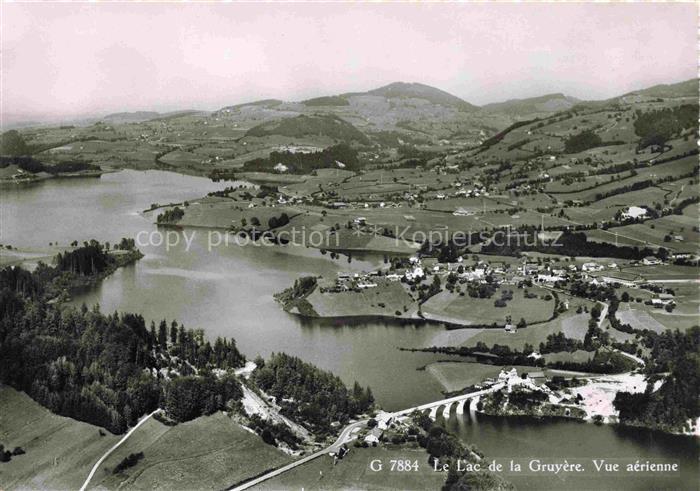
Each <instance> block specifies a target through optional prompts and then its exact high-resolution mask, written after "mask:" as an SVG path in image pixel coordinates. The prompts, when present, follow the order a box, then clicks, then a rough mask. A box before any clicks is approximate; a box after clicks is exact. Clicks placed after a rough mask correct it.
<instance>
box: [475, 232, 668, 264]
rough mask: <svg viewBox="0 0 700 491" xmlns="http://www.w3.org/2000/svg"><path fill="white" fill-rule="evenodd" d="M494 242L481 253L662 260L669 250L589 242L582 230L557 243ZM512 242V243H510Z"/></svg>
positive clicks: (483, 248) (560, 239) (563, 235)
mask: <svg viewBox="0 0 700 491" xmlns="http://www.w3.org/2000/svg"><path fill="white" fill-rule="evenodd" d="M496 242H498V241H493V242H490V243H488V244H485V245H483V246H482V247H481V252H482V254H495V255H501V256H518V255H520V253H522V252H526V251H534V252H541V253H544V254H559V255H566V256H586V257H616V258H621V259H632V260H640V259H642V258H644V257H647V256H658V257H659V258H661V259H662V260H663V259H665V258H666V256H667V254H668V251H667V250H666V249H664V248H663V247H660V248H659V250H658V251H655V250H654V249H651V248H649V247H645V248H643V249H640V248H639V247H636V246H635V247H631V246H616V245H615V244H610V243H607V242H593V241H589V240H588V238H587V237H586V234H584V233H582V232H570V231H565V232H564V233H563V234H562V235H561V236H560V237H559V239H558V240H557V241H556V243H552V244H545V243H542V242H538V243H536V244H535V243H534V239H532V240H530V239H527V240H524V239H521V240H517V238H514V239H509V240H506V241H505V243H504V244H497V243H496ZM511 243H512V244H511Z"/></svg>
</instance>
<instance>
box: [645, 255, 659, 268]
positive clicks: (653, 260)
mask: <svg viewBox="0 0 700 491" xmlns="http://www.w3.org/2000/svg"><path fill="white" fill-rule="evenodd" d="M642 264H644V265H645V266H654V265H656V264H661V259H659V258H658V257H654V256H647V257H645V258H644V259H642Z"/></svg>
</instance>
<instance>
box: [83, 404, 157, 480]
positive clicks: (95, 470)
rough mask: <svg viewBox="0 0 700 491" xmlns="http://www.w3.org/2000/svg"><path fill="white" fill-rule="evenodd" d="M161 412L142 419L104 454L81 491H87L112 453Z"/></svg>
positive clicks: (93, 467)
mask: <svg viewBox="0 0 700 491" xmlns="http://www.w3.org/2000/svg"><path fill="white" fill-rule="evenodd" d="M160 411H161V410H160V409H156V410H155V411H153V412H152V413H151V414H147V415H146V416H144V417H143V418H141V419H140V420H139V422H138V423H136V425H135V426H134V427H133V428H131V429H130V430H129V431H128V432H127V433H126V435H124V436H123V437H122V439H121V440H119V441H118V442H117V443H115V444H114V446H112V448H110V449H109V450H107V452H105V454H104V455H103V456H102V457H100V460H98V461H97V463H96V464H95V465H94V466H92V470H91V471H90V474H89V475H88V477H87V479H85V482H84V483H83V485H82V486H81V487H80V491H85V490H86V489H87V487H88V484H90V480H91V479H92V477H93V476H94V475H95V472H97V469H98V468H99V467H100V465H102V462H104V460H105V459H106V458H107V457H109V455H110V454H111V453H112V452H114V451H115V450H116V449H117V448H119V445H121V444H122V443H124V442H125V441H126V440H127V438H129V437H130V436H131V434H132V433H133V432H134V431H136V430H137V429H138V427H139V426H141V425H142V424H144V423H145V422H146V421H148V420H149V419H150V418H151V417H152V416H153V415H154V414H156V413H157V412H160Z"/></svg>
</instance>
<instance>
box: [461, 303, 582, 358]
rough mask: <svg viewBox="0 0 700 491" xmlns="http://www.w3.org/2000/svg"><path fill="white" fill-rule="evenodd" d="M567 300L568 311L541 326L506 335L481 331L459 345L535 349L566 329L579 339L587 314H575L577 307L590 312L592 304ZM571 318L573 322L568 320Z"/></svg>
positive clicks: (500, 331) (487, 330) (495, 331)
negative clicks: (483, 344) (527, 346)
mask: <svg viewBox="0 0 700 491" xmlns="http://www.w3.org/2000/svg"><path fill="white" fill-rule="evenodd" d="M567 300H568V301H569V310H568V311H566V312H565V313H563V314H560V315H559V317H557V318H556V319H553V320H551V321H548V322H545V323H542V324H536V325H531V326H528V327H526V328H525V329H518V331H517V332H515V333H508V332H505V331H504V330H503V329H483V330H481V332H479V333H478V334H475V335H473V336H470V337H469V338H468V339H466V340H464V341H463V342H462V343H461V345H462V346H476V344H477V343H478V342H479V341H481V342H484V343H486V344H487V345H488V346H492V345H494V344H500V345H505V346H509V347H510V348H511V349H517V350H522V349H523V347H524V346H525V344H526V343H527V344H530V345H532V346H533V347H534V348H535V349H537V348H538V346H539V344H540V343H542V342H545V341H546V340H547V336H549V335H550V334H556V333H558V332H562V331H563V330H564V329H567V330H568V332H569V333H571V334H573V335H574V336H576V337H580V336H581V333H582V332H583V318H582V317H580V316H581V315H588V314H576V309H577V308H578V306H579V305H582V306H587V307H588V308H589V310H590V308H591V307H592V306H593V303H591V302H590V301H589V300H586V299H582V298H576V297H567ZM571 318H573V319H574V320H570V319H571ZM587 322H588V321H586V323H587ZM586 327H587V326H586ZM584 335H585V333H584Z"/></svg>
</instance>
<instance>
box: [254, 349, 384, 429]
mask: <svg viewBox="0 0 700 491" xmlns="http://www.w3.org/2000/svg"><path fill="white" fill-rule="evenodd" d="M256 364H258V368H257V369H256V370H255V372H254V373H253V381H254V382H255V384H256V385H257V386H258V387H259V388H260V389H262V390H263V391H265V392H266V393H268V394H270V395H272V396H274V397H276V398H277V403H278V404H279V405H280V406H281V407H282V412H283V413H285V414H286V415H287V416H289V417H290V418H292V419H294V420H296V421H300V422H303V423H306V424H307V425H308V426H309V427H310V428H313V429H314V430H315V431H318V432H320V433H329V432H330V431H331V423H333V422H335V421H338V422H340V423H341V424H344V423H346V422H347V421H348V420H349V419H350V418H351V417H354V416H355V415H357V414H359V413H363V412H365V411H367V410H368V409H369V408H370V407H372V405H373V404H374V396H373V395H372V390H371V389H370V388H369V387H366V388H363V387H361V386H360V385H359V384H358V383H357V382H356V383H355V385H354V386H353V388H352V389H351V390H348V388H347V387H345V384H343V382H342V381H341V380H340V378H339V377H337V376H336V375H333V374H332V373H330V372H327V371H325V370H321V369H320V368H317V367H315V366H314V365H311V364H310V363H306V362H304V361H302V360H301V359H300V358H297V357H294V356H290V355H287V354H285V353H276V354H274V353H273V354H272V356H271V357H270V359H269V360H267V361H263V360H262V359H258V360H256Z"/></svg>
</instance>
